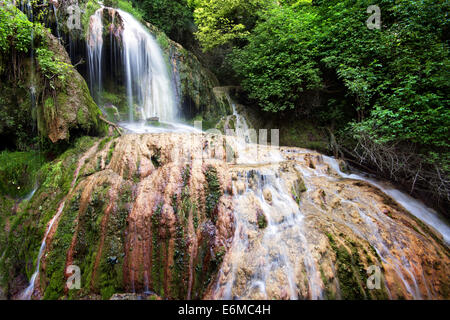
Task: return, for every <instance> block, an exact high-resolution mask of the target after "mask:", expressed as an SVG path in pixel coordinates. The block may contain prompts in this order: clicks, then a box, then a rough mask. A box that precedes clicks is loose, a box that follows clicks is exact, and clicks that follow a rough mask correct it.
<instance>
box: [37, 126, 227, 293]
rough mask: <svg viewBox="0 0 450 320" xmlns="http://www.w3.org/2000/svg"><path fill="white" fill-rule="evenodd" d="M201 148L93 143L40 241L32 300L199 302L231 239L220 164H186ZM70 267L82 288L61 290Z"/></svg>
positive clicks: (172, 138) (171, 137)
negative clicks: (134, 296)
mask: <svg viewBox="0 0 450 320" xmlns="http://www.w3.org/2000/svg"><path fill="white" fill-rule="evenodd" d="M211 143H212V141H209V140H208V139H203V138H202V137H198V136H195V135H191V136H189V135H187V136H186V135H182V134H179V135H175V134H162V135H127V136H124V137H122V138H117V139H110V140H109V139H108V140H107V141H106V140H104V141H103V142H101V143H99V144H98V146H96V145H94V147H93V148H97V151H96V155H95V157H92V156H89V157H88V160H87V161H86V163H85V164H83V165H82V167H81V168H80V172H79V178H78V181H77V184H76V187H74V188H73V190H69V193H68V196H67V198H66V199H65V200H63V201H65V206H64V210H63V211H62V214H61V216H60V217H59V218H58V220H57V221H56V223H55V225H54V226H53V228H52V231H51V232H50V234H49V237H48V239H47V248H46V254H44V255H43V257H44V258H43V259H42V261H41V266H42V268H41V272H40V277H39V280H38V286H37V287H38V290H37V292H36V293H35V297H43V298H46V299H57V298H60V297H62V296H64V295H66V294H67V295H68V296H69V297H70V298H83V297H85V296H87V295H89V294H100V295H101V296H102V297H103V298H109V297H111V295H112V294H114V293H123V292H150V291H151V292H155V293H156V294H157V295H158V296H161V297H164V298H172V299H186V298H187V299H200V298H202V297H203V295H204V292H205V291H206V289H207V288H208V286H209V285H210V284H211V282H212V280H214V278H215V275H216V273H217V271H218V268H219V266H220V265H221V261H222V258H223V255H224V254H225V252H226V251H227V249H228V248H229V246H230V243H231V238H232V235H233V230H232V228H233V215H232V210H231V196H230V195H229V193H228V194H227V192H228V191H229V190H230V181H231V180H230V178H229V176H228V175H227V170H226V169H225V164H224V162H223V160H221V161H218V160H216V159H213V158H212V159H208V158H205V159H203V158H202V157H200V158H199V159H196V158H195V157H194V155H195V154H200V155H202V154H203V152H207V150H208V147H207V146H208V145H209V144H211ZM90 152H92V151H90ZM41 195H42V192H38V197H40V196H41ZM70 265H77V266H79V267H80V270H81V274H82V280H81V281H82V290H79V291H76V292H74V291H68V290H65V289H64V288H65V283H66V280H67V277H68V275H67V274H65V273H64V271H65V269H66V267H68V266H70Z"/></svg>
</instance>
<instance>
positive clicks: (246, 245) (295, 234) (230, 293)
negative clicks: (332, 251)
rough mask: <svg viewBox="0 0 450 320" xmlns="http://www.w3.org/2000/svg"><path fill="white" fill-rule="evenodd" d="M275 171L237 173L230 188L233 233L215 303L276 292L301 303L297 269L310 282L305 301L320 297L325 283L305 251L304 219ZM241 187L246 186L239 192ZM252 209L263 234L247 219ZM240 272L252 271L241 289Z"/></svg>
mask: <svg viewBox="0 0 450 320" xmlns="http://www.w3.org/2000/svg"><path fill="white" fill-rule="evenodd" d="M277 159H278V157H276V158H274V160H275V161H276V160H277ZM277 169H278V168H277V165H276V166H275V167H271V166H267V167H264V168H260V169H257V170H254V169H249V170H246V169H244V170H242V171H240V172H239V173H238V179H237V180H236V182H235V183H234V184H233V189H234V191H233V193H234V194H236V196H235V197H234V200H233V202H234V208H235V221H236V231H235V236H234V242H233V246H232V248H231V252H232V255H231V257H232V258H231V259H230V262H229V264H230V265H231V266H230V268H228V269H227V271H225V269H222V270H221V271H220V273H219V279H220V280H219V281H218V283H217V286H216V289H215V294H216V296H215V297H216V298H221V299H235V298H237V299H254V298H257V299H271V298H273V294H274V291H276V293H275V294H277V295H278V297H280V298H287V299H299V298H300V297H299V292H298V288H297V282H298V276H297V273H298V270H299V269H301V270H303V271H304V272H305V274H306V277H307V279H308V280H307V281H308V284H307V292H308V293H307V296H304V297H303V298H306V297H308V298H310V299H322V298H323V294H322V287H323V284H322V281H321V279H320V275H319V273H318V271H317V268H316V266H315V262H314V260H313V258H312V255H311V252H310V249H309V246H308V241H307V237H306V236H307V229H306V227H305V225H304V222H303V220H304V215H303V213H302V212H301V210H300V209H299V207H298V205H297V203H296V202H295V201H294V200H293V199H292V196H291V194H290V193H289V191H288V190H286V186H285V185H284V182H283V180H282V179H281V177H280V176H279V175H278V174H277ZM239 184H241V186H239ZM242 185H243V186H245V187H244V188H243V189H241V190H239V188H242ZM255 209H256V211H257V215H258V216H260V219H265V220H266V221H267V227H266V228H265V229H264V230H263V231H258V226H257V225H255V224H254V223H252V221H251V219H249V218H250V217H251V216H254V215H253V212H252V211H253V210H255ZM259 223H262V222H259ZM258 232H262V233H263V235H262V236H261V237H260V238H257V237H256V236H255V234H256V233H258ZM255 238H256V239H255ZM242 269H246V272H251V275H250V276H248V278H247V279H246V282H245V283H244V284H242V281H243V279H239V273H240V271H241V270H242ZM249 270H251V271H249ZM238 284H239V285H238ZM274 286H276V289H274Z"/></svg>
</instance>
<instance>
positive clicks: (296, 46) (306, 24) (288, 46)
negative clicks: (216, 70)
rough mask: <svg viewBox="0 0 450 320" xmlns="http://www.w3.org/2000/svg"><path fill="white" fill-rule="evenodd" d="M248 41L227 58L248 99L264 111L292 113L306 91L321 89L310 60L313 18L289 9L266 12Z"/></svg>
mask: <svg viewBox="0 0 450 320" xmlns="http://www.w3.org/2000/svg"><path fill="white" fill-rule="evenodd" d="M265 17H266V20H265V22H263V23H261V24H259V25H258V26H257V27H256V28H255V29H254V31H253V33H252V35H250V36H249V37H248V39H249V43H248V45H247V46H246V47H245V48H243V49H241V50H240V49H237V50H235V51H234V54H233V55H232V56H231V59H232V61H233V66H234V68H235V70H236V72H237V73H238V74H239V75H240V76H241V77H243V82H242V85H243V86H244V88H245V89H246V90H247V92H249V96H250V98H253V99H256V100H257V101H258V102H259V104H260V106H261V107H262V108H263V109H264V110H265V111H274V112H278V111H283V110H286V109H294V108H295V107H296V104H297V103H298V101H299V100H300V99H301V97H302V93H303V92H304V91H306V90H311V89H317V88H320V86H321V72H320V68H319V65H318V63H317V62H316V61H315V60H314V55H315V54H316V53H317V52H316V50H317V49H316V43H315V42H314V41H313V40H312V38H313V35H314V33H315V23H316V19H317V17H316V15H315V14H314V13H311V12H308V11H306V10H300V11H296V10H294V9H292V8H290V7H281V8H275V9H272V10H270V11H268V12H267V14H266V15H265Z"/></svg>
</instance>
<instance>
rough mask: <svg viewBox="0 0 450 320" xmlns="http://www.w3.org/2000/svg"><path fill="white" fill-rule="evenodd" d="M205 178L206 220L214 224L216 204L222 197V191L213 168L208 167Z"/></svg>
mask: <svg viewBox="0 0 450 320" xmlns="http://www.w3.org/2000/svg"><path fill="white" fill-rule="evenodd" d="M205 177H206V182H207V184H208V186H207V192H206V194H207V195H206V201H205V206H206V217H207V218H208V219H211V220H212V221H213V223H214V224H215V223H216V221H217V213H216V212H215V211H216V208H217V204H218V203H219V199H220V197H222V194H223V192H222V189H221V187H220V182H219V179H218V177H217V171H216V169H215V168H214V167H212V166H208V167H207V169H206V171H205Z"/></svg>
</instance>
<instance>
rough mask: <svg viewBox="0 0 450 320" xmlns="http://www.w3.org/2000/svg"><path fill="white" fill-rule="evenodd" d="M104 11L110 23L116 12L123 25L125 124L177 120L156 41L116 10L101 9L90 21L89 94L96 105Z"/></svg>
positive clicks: (164, 63) (100, 89)
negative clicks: (125, 96)
mask: <svg viewBox="0 0 450 320" xmlns="http://www.w3.org/2000/svg"><path fill="white" fill-rule="evenodd" d="M105 10H108V12H109V13H110V15H111V16H112V19H114V14H115V13H116V12H117V14H118V15H119V16H120V18H121V20H122V22H121V23H122V24H123V26H122V27H123V30H121V35H120V36H121V37H120V38H121V41H122V50H123V52H122V58H123V68H124V75H125V84H126V92H127V100H128V111H129V115H128V117H129V119H128V120H129V121H130V122H134V121H136V120H138V119H140V120H147V119H149V118H155V117H156V118H158V120H160V121H165V122H172V121H174V120H175V119H176V116H177V106H176V102H175V97H174V90H173V87H172V82H171V80H170V77H169V72H168V70H167V66H166V61H165V59H164V56H163V53H162V51H161V49H160V47H159V45H158V43H157V42H156V39H155V38H154V37H153V36H152V35H151V34H150V33H149V32H148V31H147V30H146V29H145V27H144V26H142V25H141V24H140V23H139V22H138V21H137V20H136V19H135V18H134V17H133V16H131V15H130V14H129V13H127V12H124V11H122V10H119V9H111V8H100V9H98V10H97V11H96V12H95V14H94V15H92V16H91V17H90V23H89V33H88V60H89V77H90V84H91V90H92V91H93V92H94V95H95V96H96V99H97V101H98V100H99V96H100V93H101V91H102V80H103V79H102V72H104V70H102V68H103V66H102V63H103V62H102V59H103V54H104V53H103V51H104V50H103V46H104V39H103V28H104V25H103V14H104V11H105ZM110 32H111V31H110ZM111 37H112V36H111V34H110V41H112V38H111ZM110 58H111V59H112V57H110ZM112 67H114V66H111V68H112ZM137 118H138V119H137Z"/></svg>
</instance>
